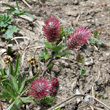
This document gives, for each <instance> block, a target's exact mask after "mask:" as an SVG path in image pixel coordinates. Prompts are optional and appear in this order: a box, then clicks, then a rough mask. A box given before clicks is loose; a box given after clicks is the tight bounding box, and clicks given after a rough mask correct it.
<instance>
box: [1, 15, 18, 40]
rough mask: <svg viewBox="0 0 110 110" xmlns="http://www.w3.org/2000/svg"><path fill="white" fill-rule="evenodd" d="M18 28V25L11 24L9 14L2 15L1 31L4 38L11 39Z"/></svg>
mask: <svg viewBox="0 0 110 110" xmlns="http://www.w3.org/2000/svg"><path fill="white" fill-rule="evenodd" d="M18 30H19V29H18V28H17V27H16V26H14V25H11V18H10V17H9V16H8V15H7V14H2V15H0V33H1V34H2V38H5V39H11V38H13V34H14V33H15V32H17V31H18Z"/></svg>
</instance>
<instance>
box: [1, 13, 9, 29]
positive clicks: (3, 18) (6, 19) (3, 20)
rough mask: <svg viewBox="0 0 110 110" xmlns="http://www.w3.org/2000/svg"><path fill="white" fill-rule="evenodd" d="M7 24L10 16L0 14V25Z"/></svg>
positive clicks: (4, 25)
mask: <svg viewBox="0 0 110 110" xmlns="http://www.w3.org/2000/svg"><path fill="white" fill-rule="evenodd" d="M8 24H11V18H10V17H9V16H8V15H7V14H4V15H0V27H6V26H7V25H8Z"/></svg>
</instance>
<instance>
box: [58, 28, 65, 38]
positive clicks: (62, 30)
mask: <svg viewBox="0 0 110 110" xmlns="http://www.w3.org/2000/svg"><path fill="white" fill-rule="evenodd" d="M65 35H66V31H65V30H64V27H63V26H62V27H61V32H60V35H59V37H60V38H62V37H64V36H65Z"/></svg>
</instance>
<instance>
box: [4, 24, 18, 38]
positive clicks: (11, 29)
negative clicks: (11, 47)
mask: <svg viewBox="0 0 110 110" xmlns="http://www.w3.org/2000/svg"><path fill="white" fill-rule="evenodd" d="M18 30H19V29H18V28H17V27H16V26H12V25H10V26H8V30H7V31H6V33H5V34H4V35H3V36H2V37H3V38H5V39H11V38H13V34H14V32H17V31H18Z"/></svg>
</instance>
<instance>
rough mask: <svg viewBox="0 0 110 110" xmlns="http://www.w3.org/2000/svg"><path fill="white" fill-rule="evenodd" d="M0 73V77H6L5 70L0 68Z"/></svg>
mask: <svg viewBox="0 0 110 110" xmlns="http://www.w3.org/2000/svg"><path fill="white" fill-rule="evenodd" d="M0 72H1V75H2V76H4V75H6V72H5V69H4V68H2V67H1V68H0Z"/></svg>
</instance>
